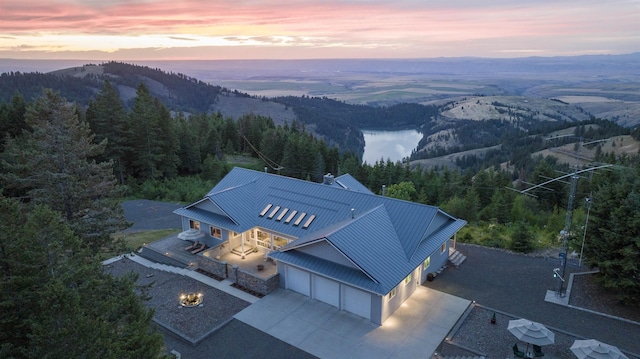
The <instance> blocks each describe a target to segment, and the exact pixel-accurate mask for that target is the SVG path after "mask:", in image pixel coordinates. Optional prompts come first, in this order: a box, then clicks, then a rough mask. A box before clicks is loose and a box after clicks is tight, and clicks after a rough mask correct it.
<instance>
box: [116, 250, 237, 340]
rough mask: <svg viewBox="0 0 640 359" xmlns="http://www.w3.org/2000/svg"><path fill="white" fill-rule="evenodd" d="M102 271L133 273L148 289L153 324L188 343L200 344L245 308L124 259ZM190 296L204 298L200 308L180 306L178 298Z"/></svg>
mask: <svg viewBox="0 0 640 359" xmlns="http://www.w3.org/2000/svg"><path fill="white" fill-rule="evenodd" d="M105 270H106V271H107V272H109V273H111V274H113V275H116V276H119V275H124V274H126V273H129V272H132V271H133V272H134V273H137V274H138V282H137V284H138V285H140V286H147V285H148V286H149V288H148V291H147V295H148V296H149V297H150V299H149V300H148V301H146V302H145V303H146V305H147V306H149V307H151V308H154V309H155V315H154V320H155V321H156V322H157V323H159V324H161V325H163V326H164V327H167V328H170V330H172V331H174V332H176V333H178V334H179V335H181V336H183V337H184V338H185V339H187V340H189V341H190V342H198V341H200V340H202V339H203V338H204V337H205V336H206V335H207V334H209V333H210V332H211V330H213V329H214V328H216V327H218V326H219V325H222V324H224V323H226V322H227V321H228V320H230V319H231V318H232V317H233V315H235V314H236V313H238V312H240V311H241V310H243V309H244V308H246V307H248V306H249V303H248V302H246V301H244V300H241V299H239V298H236V297H234V296H232V295H230V294H227V293H225V292H222V291H220V290H217V289H215V288H212V287H209V286H207V285H205V284H203V283H201V282H198V281H197V280H194V279H192V278H189V277H184V276H181V275H177V274H173V273H167V272H163V271H159V270H154V269H150V268H147V267H145V266H142V265H140V264H138V263H135V262H133V261H131V260H130V259H126V258H123V259H121V260H119V261H116V262H113V263H111V264H109V265H106V266H105ZM191 292H194V293H202V294H203V295H204V297H203V302H202V307H193V308H186V307H182V306H181V305H180V303H179V298H180V294H182V293H185V294H186V293H191Z"/></svg>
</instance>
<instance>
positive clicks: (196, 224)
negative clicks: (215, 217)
mask: <svg viewBox="0 0 640 359" xmlns="http://www.w3.org/2000/svg"><path fill="white" fill-rule="evenodd" d="M189 228H191V229H197V230H200V222H198V221H194V220H193V219H190V220H189Z"/></svg>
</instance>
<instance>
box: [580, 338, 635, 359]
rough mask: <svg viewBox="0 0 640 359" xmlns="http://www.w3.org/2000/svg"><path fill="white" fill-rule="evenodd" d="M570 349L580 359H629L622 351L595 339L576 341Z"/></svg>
mask: <svg viewBox="0 0 640 359" xmlns="http://www.w3.org/2000/svg"><path fill="white" fill-rule="evenodd" d="M570 349H571V351H572V352H573V354H575V356H577V357H578V358H579V359H585V358H589V359H629V358H627V356H626V355H624V354H622V353H621V352H620V349H618V348H616V347H614V346H613V345H609V344H605V343H602V342H599V341H597V340H595V339H588V340H576V341H575V342H573V345H572V346H571V348H570Z"/></svg>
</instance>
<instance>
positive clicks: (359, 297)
mask: <svg viewBox="0 0 640 359" xmlns="http://www.w3.org/2000/svg"><path fill="white" fill-rule="evenodd" d="M342 303H343V309H344V310H346V311H347V312H351V313H353V314H357V315H359V316H361V317H364V318H367V319H371V295H370V294H369V293H367V292H364V291H362V290H360V289H356V288H353V287H349V286H346V285H345V286H342Z"/></svg>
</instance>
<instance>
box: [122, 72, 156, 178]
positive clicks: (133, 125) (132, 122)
mask: <svg viewBox="0 0 640 359" xmlns="http://www.w3.org/2000/svg"><path fill="white" fill-rule="evenodd" d="M155 110H156V108H155V107H154V105H153V98H152V97H151V94H150V93H149V89H148V88H147V87H146V86H145V85H144V84H142V83H141V84H140V85H139V86H138V89H137V91H136V98H135V100H134V103H133V109H132V111H131V112H130V114H129V119H128V120H129V128H130V129H131V134H130V136H129V143H128V145H129V150H130V153H129V158H130V160H131V164H130V165H131V170H132V173H133V175H134V176H135V177H136V178H137V179H155V178H156V177H159V176H160V173H159V171H158V162H159V161H160V160H161V159H160V154H159V151H158V148H159V147H160V146H161V143H160V141H159V139H158V137H157V136H156V134H157V131H156V128H155V125H156V122H157V121H156V117H157V114H156V111H155Z"/></svg>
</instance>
